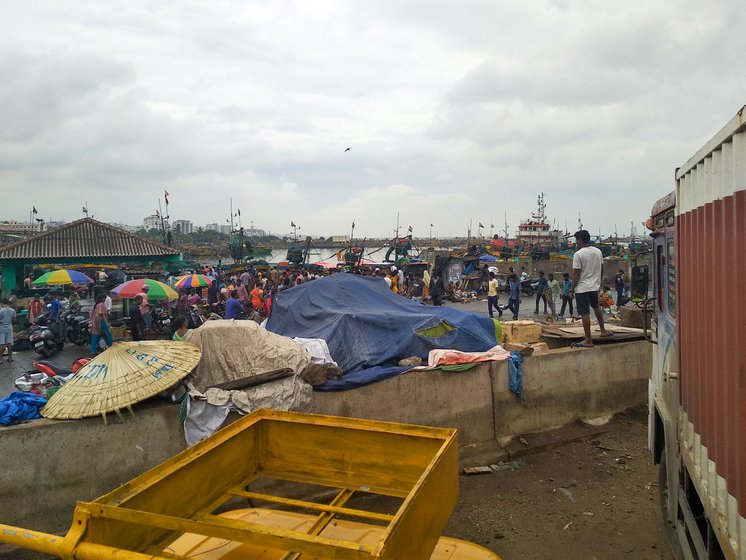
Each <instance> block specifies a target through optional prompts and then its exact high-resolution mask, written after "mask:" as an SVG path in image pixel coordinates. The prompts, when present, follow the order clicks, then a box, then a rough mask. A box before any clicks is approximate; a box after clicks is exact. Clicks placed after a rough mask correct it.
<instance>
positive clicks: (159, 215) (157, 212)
mask: <svg viewBox="0 0 746 560" xmlns="http://www.w3.org/2000/svg"><path fill="white" fill-rule="evenodd" d="M155 215H156V216H158V217H159V218H160V217H161V213H160V212H159V211H158V210H157V209H156V211H155Z"/></svg>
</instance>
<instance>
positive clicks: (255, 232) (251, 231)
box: [243, 228, 267, 237]
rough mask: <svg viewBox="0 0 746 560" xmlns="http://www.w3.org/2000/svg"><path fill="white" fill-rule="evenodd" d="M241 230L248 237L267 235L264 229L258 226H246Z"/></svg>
mask: <svg viewBox="0 0 746 560" xmlns="http://www.w3.org/2000/svg"><path fill="white" fill-rule="evenodd" d="M243 231H244V233H245V234H246V235H248V236H249V237H264V236H265V235H267V232H266V231H264V230H263V229H259V228H246V229H244V230H243Z"/></svg>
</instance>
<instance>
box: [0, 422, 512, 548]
mask: <svg viewBox="0 0 746 560" xmlns="http://www.w3.org/2000/svg"><path fill="white" fill-rule="evenodd" d="M300 484H302V485H304V486H303V492H302V494H303V495H308V494H309V493H313V490H314V489H315V490H322V489H323V490H324V492H321V493H322V494H325V495H331V496H333V498H332V499H331V500H330V501H328V500H327V501H322V500H318V501H310V500H307V499H297V498H292V497H287V495H286V492H283V490H288V489H291V488H295V489H296V490H297V489H298V488H297V487H298V485H300ZM356 493H358V494H379V495H382V496H387V497H389V499H392V500H393V501H395V502H396V503H397V504H398V507H397V508H396V511H395V512H393V513H382V512H379V511H371V510H370V509H365V508H363V507H362V506H357V507H350V506H348V505H347V504H348V502H349V501H350V499H351V498H353V503H355V500H354V497H355V495H356ZM457 496H458V446H457V439H456V430H450V429H442V428H428V427H421V426H410V425H403V424H393V423H385V422H373V421H368V420H358V419H350V418H337V417H329V416H315V415H308V414H298V413H291V412H279V411H274V410H259V411H257V412H255V413H253V414H251V415H249V416H246V417H245V418H242V419H241V420H239V421H237V422H235V423H233V424H231V425H229V426H227V427H225V428H223V429H222V430H220V431H219V432H218V433H216V434H215V435H214V436H212V437H210V438H209V439H207V440H205V441H203V442H201V443H199V444H197V445H195V446H194V447H191V448H190V449H187V450H186V451H183V452H182V453H179V454H178V455H176V456H175V457H172V458H171V459H169V460H168V461H166V462H164V463H163V464H161V465H159V466H157V467H155V468H153V469H151V470H150V471H148V472H146V473H144V474H142V475H141V476H139V477H137V478H135V479H134V480H132V481H130V482H128V483H127V484H124V485H123V486H120V487H119V488H117V489H116V490H114V491H113V492H111V493H109V494H107V495H105V496H103V497H101V498H99V499H98V500H96V501H94V502H78V504H77V505H76V508H75V513H74V517H73V523H72V527H71V528H70V530H69V531H68V533H67V535H65V536H64V537H59V536H55V535H48V534H45V533H39V532H35V531H30V530H27V529H19V528H16V527H10V526H7V525H0V543H7V544H11V545H16V546H19V547H22V548H28V549H32V550H37V551H40V552H45V553H49V554H54V555H57V556H59V557H61V558H63V559H65V560H73V559H76V560H88V559H90V560H94V559H95V560H104V559H112V560H114V559H121V560H145V559H154V558H170V559H177V558H192V559H199V560H218V559H220V560H238V559H242V560H243V559H249V558H250V559H261V560H270V559H271V560H276V559H277V560H279V559H283V560H298V559H300V560H311V559H319V560H321V559H334V560H428V559H431V560H435V559H437V560H446V559H448V560H499V558H498V556H497V555H495V554H494V553H492V552H489V551H488V550H486V549H484V548H482V547H479V546H477V545H474V544H471V543H467V542H464V541H459V540H456V539H449V538H445V537H441V533H442V531H443V528H444V527H445V525H446V522H447V521H448V518H449V516H450V514H451V512H452V511H453V508H454V506H455V505H456V500H457ZM249 500H250V502H251V504H252V505H253V504H266V507H245V506H246V505H247V502H248V501H249ZM359 502H361V503H365V502H370V500H359ZM221 511H222V512H223V513H219V512H221Z"/></svg>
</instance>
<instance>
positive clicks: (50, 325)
mask: <svg viewBox="0 0 746 560" xmlns="http://www.w3.org/2000/svg"><path fill="white" fill-rule="evenodd" d="M66 339H67V326H66V325H65V323H64V322H63V321H52V312H51V311H46V312H44V313H42V314H41V315H39V316H38V317H37V318H36V326H34V327H32V329H31V331H30V332H29V342H30V343H31V346H33V348H34V351H35V352H36V353H38V354H41V355H42V356H44V357H45V358H48V357H49V356H51V355H52V354H54V353H55V352H59V351H60V350H62V349H63V348H64V347H65V341H66Z"/></svg>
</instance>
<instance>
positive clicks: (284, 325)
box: [267, 273, 497, 391]
mask: <svg viewBox="0 0 746 560" xmlns="http://www.w3.org/2000/svg"><path fill="white" fill-rule="evenodd" d="M267 330H269V331H272V332H275V333H278V334H281V335H284V336H291V337H295V336H299V337H304V338H322V339H324V340H326V343H327V345H328V346H329V351H330V353H331V355H332V358H334V360H335V361H336V362H337V364H338V365H339V367H340V368H342V371H343V372H344V375H343V376H342V377H341V378H340V379H338V380H332V381H328V382H327V383H326V384H324V385H321V386H319V387H316V390H321V391H339V390H344V389H352V388H354V387H359V386H361V385H366V384H368V383H372V382H374V381H379V380H381V379H385V378H386V377H391V376H393V375H397V374H399V373H401V372H403V371H406V370H407V369H409V368H405V367H401V366H399V365H398V362H399V360H401V359H402V358H407V357H410V356H419V357H420V358H422V359H423V360H427V355H428V353H429V352H430V350H432V349H434V348H453V349H455V350H461V351H463V352H484V351H486V350H489V349H490V348H492V347H493V346H495V345H496V344H497V340H496V338H495V323H494V321H493V320H492V319H491V318H490V317H487V316H486V315H477V314H474V313H465V312H463V311H460V310H458V309H453V308H451V307H433V306H429V305H423V304H421V303H417V302H414V301H412V300H410V299H407V298H405V297H402V296H400V295H397V294H394V293H393V292H391V290H390V289H389V288H388V286H387V285H386V283H385V282H384V281H383V279H381V278H368V277H362V276H358V275H356V274H342V273H338V274H332V275H331V276H327V277H325V278H321V279H318V280H312V281H310V282H307V283H305V284H302V285H300V286H296V287H294V288H291V289H289V290H285V291H283V292H280V293H279V294H278V295H277V298H276V300H275V302H274V303H273V305H272V312H271V314H270V317H269V320H268V321H267ZM426 331H429V332H426Z"/></svg>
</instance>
